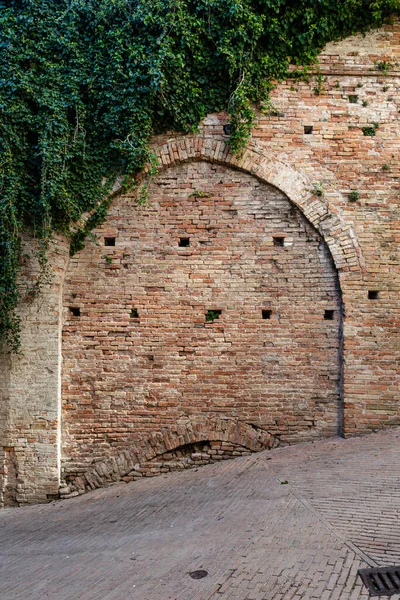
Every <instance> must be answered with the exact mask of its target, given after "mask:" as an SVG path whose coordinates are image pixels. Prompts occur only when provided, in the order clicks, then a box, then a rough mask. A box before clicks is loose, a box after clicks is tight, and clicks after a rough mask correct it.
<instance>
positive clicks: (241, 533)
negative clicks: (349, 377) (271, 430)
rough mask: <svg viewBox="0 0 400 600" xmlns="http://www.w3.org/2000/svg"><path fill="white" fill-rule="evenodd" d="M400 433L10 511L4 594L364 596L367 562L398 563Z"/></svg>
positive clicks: (303, 448)
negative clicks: (196, 574) (198, 575)
mask: <svg viewBox="0 0 400 600" xmlns="http://www.w3.org/2000/svg"><path fill="white" fill-rule="evenodd" d="M399 435H400V430H392V431H389V432H385V433H379V434H372V435H370V436H366V437H363V438H353V439H349V440H341V439H338V438H334V439H331V440H328V441H321V442H317V443H313V444H302V445H298V446H292V447H287V448H282V449H277V450H273V451H271V452H263V453H260V454H254V455H251V456H248V457H243V458H239V459H236V460H231V461H225V462H223V463H219V464H215V465H209V466H206V467H203V468H201V469H198V470H191V471H184V472H175V473H170V474H168V475H167V476H165V477H157V478H153V479H146V480H141V481H138V482H134V483H129V484H117V485H115V486H112V487H110V488H108V489H103V490H97V491H95V492H93V493H91V494H87V495H85V496H81V497H79V498H74V499H71V500H67V501H63V502H56V503H52V504H50V505H41V506H32V507H25V508H20V509H8V510H4V511H1V512H0V600H42V599H48V600H67V599H68V600H78V599H79V600H125V599H132V600H272V599H273V600H291V599H293V600H300V599H304V600H306V599H319V600H335V599H337V600H367V599H368V598H369V595H368V593H367V591H366V589H365V588H364V587H363V585H362V582H361V580H360V578H359V577H358V575H357V570H358V569H359V568H364V567H368V566H375V565H379V566H381V565H382V566H383V565H389V564H400V519H399V512H400V443H399V441H400V438H399ZM286 481H287V483H284V482H286ZM197 569H206V570H207V571H208V576H207V577H205V578H204V579H198V580H194V579H192V578H191V577H190V576H189V573H190V572H192V571H194V570H197ZM391 598H392V599H393V600H400V595H396V596H392V597H391Z"/></svg>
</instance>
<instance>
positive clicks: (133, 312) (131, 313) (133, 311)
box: [129, 308, 139, 319]
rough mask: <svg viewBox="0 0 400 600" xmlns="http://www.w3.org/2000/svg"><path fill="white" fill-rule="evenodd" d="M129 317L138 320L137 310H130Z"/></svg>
mask: <svg viewBox="0 0 400 600" xmlns="http://www.w3.org/2000/svg"><path fill="white" fill-rule="evenodd" d="M129 317H130V318H131V319H138V318H139V311H138V309H137V308H132V309H131V312H130V315H129Z"/></svg>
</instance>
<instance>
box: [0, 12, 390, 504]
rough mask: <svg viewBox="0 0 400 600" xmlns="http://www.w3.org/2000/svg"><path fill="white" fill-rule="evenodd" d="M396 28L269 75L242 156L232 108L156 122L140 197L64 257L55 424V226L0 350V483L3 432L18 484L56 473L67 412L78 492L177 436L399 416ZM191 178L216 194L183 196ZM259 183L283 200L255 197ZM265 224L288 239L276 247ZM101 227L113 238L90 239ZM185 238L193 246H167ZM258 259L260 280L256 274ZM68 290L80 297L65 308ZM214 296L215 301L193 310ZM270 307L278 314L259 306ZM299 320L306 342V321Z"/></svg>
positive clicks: (48, 490)
mask: <svg viewBox="0 0 400 600" xmlns="http://www.w3.org/2000/svg"><path fill="white" fill-rule="evenodd" d="M399 37H400V28H399V24H398V23H396V22H395V23H394V24H392V25H390V26H386V27H384V28H382V29H380V30H378V31H376V32H372V33H369V34H367V35H366V36H365V37H363V36H355V37H352V38H349V39H347V40H344V41H341V42H338V43H335V44H330V45H329V46H327V48H326V49H325V50H324V52H323V53H322V54H321V56H320V64H319V73H320V74H321V75H322V81H321V83H320V84H319V83H318V71H317V69H316V70H315V71H314V74H312V76H311V78H310V81H309V82H302V81H296V80H290V81H288V82H285V83H282V84H279V85H278V86H277V88H276V89H275V90H274V92H273V102H274V105H275V108H276V111H275V113H274V114H273V115H269V116H265V115H261V114H260V115H259V117H260V120H259V123H258V125H257V127H256V129H255V130H254V131H253V135H252V140H251V141H250V143H249V146H248V149H247V150H246V152H245V154H244V155H243V156H242V157H241V158H237V157H233V156H231V155H230V153H229V148H228V147H227V145H226V141H227V137H226V136H225V135H224V130H223V125H224V123H226V115H224V114H219V115H210V116H209V117H207V119H205V121H204V123H203V124H202V126H201V127H200V130H199V133H198V134H197V135H193V136H186V137H180V136H176V135H170V136H163V137H160V138H157V139H155V140H154V147H155V152H156V153H157V154H158V155H159V157H160V162H161V165H162V170H161V171H160V175H159V178H158V180H157V181H154V183H153V187H152V194H151V200H150V204H149V206H146V207H137V206H135V203H134V199H133V197H129V196H124V197H120V198H117V199H116V200H115V201H114V203H113V205H112V209H111V215H110V218H109V219H108V221H107V222H106V224H105V225H104V227H103V228H102V229H101V231H100V232H99V234H101V236H102V237H101V238H100V246H99V247H97V246H94V245H93V244H91V242H89V241H88V244H87V246H86V248H85V250H84V251H83V252H82V253H80V254H79V255H78V256H77V257H76V258H75V259H74V261H73V263H72V265H71V268H70V269H69V271H68V272H67V275H66V277H67V279H68V281H69V283H68V285H67V288H66V289H65V290H64V298H65V308H64V316H65V321H64V336H63V339H64V360H65V363H64V369H63V379H64V397H63V401H64V423H63V426H62V427H61V424H60V411H61V393H60V372H61V348H60V341H61V318H60V315H61V312H60V308H61V292H62V280H63V277H64V273H65V267H66V264H67V247H66V245H65V243H63V242H62V241H61V240H59V241H58V250H57V252H56V257H57V258H56V260H55V263H54V274H55V278H54V280H53V285H51V286H49V287H48V288H46V289H45V290H44V295H43V296H41V297H40V298H38V299H37V300H35V302H34V303H33V304H30V305H26V304H24V303H23V304H22V305H21V308H20V311H21V316H22V318H23V344H24V357H19V358H18V357H14V358H13V359H12V361H11V366H10V358H9V357H8V356H7V355H4V354H3V355H2V356H0V377H1V378H0V381H1V386H0V387H1V391H0V394H1V396H0V399H1V404H0V492H1V490H4V487H5V477H4V472H5V470H6V469H5V468H4V462H5V460H6V459H5V455H6V451H5V450H4V449H5V448H9V449H12V450H7V452H11V454H13V456H15V457H16V467H17V468H16V469H15V472H16V473H17V475H15V481H16V487H17V497H16V499H17V502H19V503H23V502H37V501H45V500H46V498H47V495H51V494H53V493H55V492H56V491H57V486H58V478H59V475H60V471H59V468H60V452H59V450H60V433H61V429H62V430H63V440H64V441H63V452H64V459H63V463H64V467H65V474H66V475H67V476H68V477H69V478H73V476H74V474H75V475H78V474H79V477H77V478H76V479H75V480H74V481H73V482H71V484H70V485H68V486H66V487H63V488H62V489H63V490H64V491H63V494H64V495H70V494H76V493H82V492H83V491H84V490H85V489H86V488H87V487H96V486H98V485H102V483H104V482H107V481H111V480H115V479H118V478H119V477H121V476H124V475H126V474H128V473H131V472H132V471H133V470H134V469H136V467H137V465H139V467H140V464H141V463H146V461H147V463H149V461H152V460H153V461H154V460H155V459H156V458H157V457H160V456H163V455H164V454H165V453H167V454H168V452H172V451H174V449H176V448H177V447H178V446H184V445H187V444H194V443H201V442H206V441H210V440H212V441H214V442H218V441H223V442H225V443H227V444H231V445H235V444H236V445H238V446H242V447H244V448H249V447H250V449H251V450H253V451H254V450H260V449H262V448H265V447H271V446H272V445H273V444H275V443H278V442H279V440H281V441H282V440H283V439H285V440H288V441H295V440H297V439H304V438H305V437H308V436H310V435H330V434H332V433H333V432H334V431H335V428H336V424H337V420H338V419H340V409H343V419H342V420H343V429H344V432H345V434H346V435H354V434H361V433H363V432H368V431H373V430H375V429H378V428H380V427H386V426H391V425H395V424H398V423H399V417H400V414H399V412H400V411H399V379H400V367H399V364H400V341H399V335H398V330H399V324H400V302H399V290H400V268H399V265H400V256H399V241H400V227H399V225H400V209H399V175H400V162H399V158H398V156H399V139H400V136H399V134H400V131H399V110H400V100H399V95H398V91H399V87H400V69H399V63H400V44H399ZM385 65H386V66H388V68H387V69H386V68H385ZM305 128H307V129H305ZM310 128H312V129H310ZM365 133H374V134H375V135H372V136H371V135H364V134H365ZM218 174H220V175H218ZM218 177H219V178H218ZM220 181H222V184H221V183H219V182H220ZM162 182H164V183H162ZM271 185H272V186H273V187H271ZM185 186H187V187H185ZM207 186H208V187H207ZM229 186H230V187H229ZM199 188H205V189H207V190H208V189H209V188H212V189H210V190H209V193H212V194H213V195H211V196H210V197H198V199H196V197H195V196H190V194H191V193H192V190H193V191H194V190H195V189H198V190H199ZM274 188H275V189H274ZM277 190H280V192H278V191H277ZM318 190H320V191H318ZM320 192H321V193H320ZM351 192H356V193H355V194H353V200H351V197H350V198H349V194H350V193H351ZM246 194H247V196H246ZM189 196H190V198H189ZM267 197H268V202H267V203H266V204H265V206H270V207H275V209H274V210H275V211H276V212H275V213H271V214H269V213H268V214H267V212H265V210H264V208H261V206H264V204H263V202H262V199H263V198H267ZM241 199H242V200H241ZM244 199H245V200H244ZM288 199H289V200H288ZM289 201H290V202H289ZM241 202H242V203H241ZM236 204H239V206H238V207H237V206H236ZM233 205H235V206H233ZM246 207H247V208H246ZM201 211H202V212H201ZM234 211H237V214H235V212H234ZM188 215H191V217H193V218H192V219H191V221H194V223H189V221H188V220H187V216H188ZM274 215H275V216H274ZM134 216H135V217H134ZM282 216H283V217H284V218H282ZM200 217H204V218H200ZM158 219H161V220H158ZM201 221H204V225H205V224H206V223H208V225H205V228H204V230H201V229H200V228H199V223H200V222H201ZM176 224H178V226H177V227H175V225H176ZM207 227H209V229H207ZM263 232H265V233H263ZM273 234H276V237H285V238H286V242H291V241H293V244H292V245H291V246H289V245H286V246H285V245H284V246H283V247H276V246H273V245H272V244H271V237H272V236H273ZM279 234H280V236H279ZM104 236H108V237H115V238H116V246H115V247H113V246H107V247H105V246H104V245H102V244H103V241H104ZM246 236H247V237H246ZM180 237H182V238H183V237H188V238H190V246H189V247H184V246H183V247H182V246H181V247H179V245H178V239H179V238H180ZM307 237H311V239H312V241H311V242H306V241H305V240H306V239H307ZM130 238H133V239H130ZM321 238H322V239H323V240H324V243H326V245H327V247H328V248H329V251H330V253H331V256H332V257H333V262H334V266H332V264H329V260H328V257H329V254H328V253H327V251H326V246H325V245H324V243H321ZM305 248H307V251H306V250H305ZM255 249H257V252H256V250H255ZM260 249H261V250H260ZM211 255H212V256H213V259H214V260H213V262H207V260H208V259H206V258H205V257H206V256H208V257H211ZM105 256H110V257H111V258H112V261H111V262H109V261H110V258H108V259H106V258H104V257H105ZM236 257H237V258H236ZM291 258H293V262H292V261H291ZM308 259H310V260H311V262H310V263H307V260H308ZM52 264H53V263H52ZM137 264H139V265H140V269H138V270H136V268H135V266H136V265H137ZM243 264H246V265H247V268H245V269H243V268H241V267H240V265H243ZM314 266H315V269H314ZM317 266H318V268H317ZM30 269H31V272H30V273H29V270H28V277H29V276H31V277H33V275H34V265H33V266H32V265H31V266H30ZM164 269H166V270H164ZM168 269H169V271H168ZM79 270H80V273H79ZM167 271H168V272H169V279H168V277H167V278H165V277H164V275H165V273H166V272H167ZM265 273H268V281H269V282H270V286H269V287H268V286H267V285H266V287H265V289H262V286H263V285H264V283H266V277H265ZM299 273H301V276H299ZM309 273H312V275H313V277H314V275H315V279H311V278H310V276H309ZM263 274H264V275H263ZM304 274H305V275H304ZM337 277H338V279H339V284H340V289H341V295H342V300H343V310H342V309H341V306H340V299H339V295H338V293H337V291H335V290H336V289H337V288H336V287H335V285H336V284H335V281H336V278H337ZM279 278H281V279H279ZM283 279H287V280H288V282H282V280H283ZM154 280H156V281H157V284H155V283H154ZM235 285H238V288H237V289H236V288H235ZM240 286H243V287H242V288H241V287H240ZM257 286H258V287H257ZM297 286H298V287H297ZM217 289H219V290H220V291H219V292H218V293H217V292H216V291H215V290H217ZM213 290H214V291H213ZM300 290H301V291H302V292H301V293H303V294H304V293H305V299H306V300H307V301H306V302H304V303H301V302H300V299H299V296H298V295H297V294H300ZM313 290H314V291H313ZM316 290H318V292H317V291H316ZM97 292H99V294H98V293H97ZM72 294H77V295H76V297H75V298H73V297H72ZM324 294H326V295H325V296H324ZM278 300H279V307H278ZM292 300H293V302H292ZM185 303H186V304H185ZM267 304H269V305H270V306H267ZM328 304H331V306H329V307H328ZM70 306H71V308H74V307H75V308H81V311H82V312H81V316H80V317H73V316H71V315H72V313H71V315H70V314H69V307H70ZM305 306H307V307H308V310H307V311H306V310H305ZM132 308H137V309H138V314H139V316H138V317H137V318H135V317H134V316H133V317H132V318H130V316H129V315H130V310H131V309H132ZM161 308H162V312H161ZM209 309H214V310H215V309H216V310H221V311H222V313H221V316H220V318H219V319H218V320H217V321H215V322H213V323H204V314H205V312H206V311H207V310H209ZM263 309H264V310H271V311H272V312H271V319H265V320H264V319H261V318H260V312H261V310H263ZM325 310H333V311H335V312H334V320H333V321H326V320H325V319H323V318H322V319H321V314H322V311H325ZM341 312H342V313H343V345H342V349H340V322H339V315H340V313H341ZM278 314H280V315H281V317H280V320H279V319H278ZM177 321H179V324H178V325H177ZM196 324H197V325H198V327H194V325H196ZM89 325H93V327H92V328H91V329H90V327H89ZM105 326H107V327H108V326H109V330H108V331H105V329H104V327H105ZM285 327H286V332H287V335H288V341H287V343H286V342H284V341H283V340H284V339H285V338H284V331H285ZM310 329H311V330H312V335H313V336H314V335H315V336H316V339H317V340H318V341H317V344H316V345H315V347H314V345H312V347H311V346H310V336H309V337H307V336H305V335H303V334H302V332H303V333H304V331H309V330H310ZM101 331H103V333H102V335H99V333H100V332H101ZM152 331H154V335H153V333H152ZM323 331H324V332H325V334H326V335H327V337H324V336H323V335H322V332H323ZM289 334H290V336H289ZM289 338H290V340H292V342H291V341H290V340H289ZM234 340H236V341H235V344H236V347H237V348H238V349H240V351H239V352H238V354H236V355H234V354H233V351H232V347H233V345H234V344H233V341H234ZM261 340H263V341H262V343H264V341H265V342H266V344H267V345H266V346H262V345H261ZM293 340H294V343H293ZM196 343H197V346H196V345H195V344H196ZM76 344H80V347H79V350H76V349H74V345H76ZM107 344H109V345H108V346H107ZM177 344H179V345H178V346H177ZM230 344H232V346H231V345H230ZM268 344H270V346H268ZM272 344H275V346H273V345H272ZM285 344H286V347H287V348H288V349H290V352H288V353H285V352H284V348H285ZM324 344H326V348H327V350H326V351H325V350H324ZM178 348H179V349H178ZM244 348H247V349H250V351H249V350H247V351H246V352H245V351H244ZM302 348H303V350H304V352H302V350H301V349H302ZM268 350H269V351H268ZM338 352H339V353H341V355H342V356H339V359H340V367H341V368H339V367H338V362H337V357H338ZM307 355H308V359H309V360H310V363H311V362H313V363H314V362H315V360H313V361H311V357H314V358H315V356H321V357H322V356H324V357H325V358H324V360H322V359H321V360H317V361H316V365H314V364H313V365H311V364H310V365H307ZM151 357H152V358H151ZM274 357H275V358H274ZM294 357H297V358H299V360H298V361H295V360H294ZM167 359H168V360H167ZM274 360H277V361H278V362H279V364H280V368H279V369H278V366H277V365H278V363H277V362H275V363H274ZM294 362H296V363H297V364H296V365H294V364H293V363H294ZM197 363H198V364H200V365H201V372H199V373H196V366H195V365H196V364H197ZM308 366H309V367H310V370H309V371H308ZM311 366H312V368H311ZM314 366H315V368H314ZM298 369H300V371H301V372H302V373H303V376H302V377H301V381H300V387H299V389H298V390H297V388H296V386H295V384H294V381H293V379H294V375H293V374H294V373H295V372H296V370H298ZM239 370H240V372H241V374H240V381H238V379H237V377H235V376H234V374H236V373H237V372H238V371H239ZM284 372H286V373H287V374H288V376H287V377H282V378H281V379H279V378H280V377H281V376H282V375H283V373H284ZM5 373H7V375H5ZM201 374H203V383H202V385H200V384H199V383H198V379H197V380H196V377H199V375H201ZM323 376H325V381H326V382H328V385H327V387H322V388H321V386H318V385H316V381H320V379H319V378H320V377H322V378H323ZM341 376H342V379H341V380H339V382H338V378H339V379H340V377H341ZM274 381H275V383H277V382H279V385H280V386H281V388H282V390H284V392H285V397H286V400H285V401H284V400H283V398H278V396H277V391H276V390H273V389H272V388H273V382H274ZM265 382H267V383H268V385H269V386H270V387H269V391H270V393H269V394H266V393H265V385H264V384H265ZM338 383H339V392H338V391H337V386H338ZM224 386H225V387H224ZM271 386H272V387H271ZM313 386H314V387H313ZM228 388H230V390H231V391H230V393H228ZM294 389H295V390H296V394H294V393H293V390H294ZM224 390H225V391H224ZM307 390H308V391H310V392H311V393H310V394H308V392H307ZM315 390H317V394H314V391H315ZM340 395H341V396H342V399H343V403H342V406H341V407H340V406H339V407H337V402H338V397H339V396H340ZM189 396H190V397H191V399H192V400H189ZM211 398H212V399H213V402H212V403H211V402H210V399H211ZM305 398H307V400H305ZM335 403H336V404H335ZM285 407H286V408H287V409H288V410H286V413H285ZM334 407H336V409H337V410H334ZM311 414H312V415H313V418H314V416H315V418H314V422H313V420H312V419H311ZM306 416H307V417H309V418H307V419H306ZM310 419H311V420H310ZM247 422H248V423H247ZM260 427H261V428H262V427H265V429H266V431H264V430H263V429H260ZM134 440H135V442H134ZM132 444H133V446H132ZM11 454H10V455H9V456H11ZM91 454H92V456H91ZM93 458H94V463H93V464H92V465H90V468H88V465H89V463H90V460H92V459H93ZM13 460H14V459H13ZM147 463H146V464H147ZM13 464H14V462H13ZM151 468H152V467H151ZM160 468H161V467H160ZM85 469H88V470H86V471H85ZM11 470H12V469H11ZM13 477H14V475H13Z"/></svg>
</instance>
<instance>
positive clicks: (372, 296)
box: [368, 290, 379, 300]
mask: <svg viewBox="0 0 400 600" xmlns="http://www.w3.org/2000/svg"><path fill="white" fill-rule="evenodd" d="M378 298H379V292H378V290H368V300H378Z"/></svg>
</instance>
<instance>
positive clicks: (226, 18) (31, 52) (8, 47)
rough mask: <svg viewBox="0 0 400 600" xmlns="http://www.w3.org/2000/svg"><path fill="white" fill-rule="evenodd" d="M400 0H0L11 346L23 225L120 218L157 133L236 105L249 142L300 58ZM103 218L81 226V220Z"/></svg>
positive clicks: (0, 235)
mask: <svg viewBox="0 0 400 600" xmlns="http://www.w3.org/2000/svg"><path fill="white" fill-rule="evenodd" d="M399 8H400V0H345V1H344V2H337V1H336V0H319V1H318V2H317V1H316V0H151V2H149V0H58V1H57V2H54V0H3V1H0V113H1V114H0V345H1V344H5V345H6V346H8V347H9V348H10V349H11V350H12V351H18V349H19V345H20V343H19V321H18V318H17V316H16V312H15V309H16V307H17V304H18V301H19V294H20V293H19V288H18V285H17V279H18V273H19V269H20V263H21V252H22V250H21V242H20V238H21V234H22V232H23V231H24V230H29V231H30V232H31V233H33V235H34V236H35V238H36V239H37V241H38V247H39V249H40V251H39V256H38V258H39V263H40V264H41V265H42V270H44V269H45V249H46V247H47V243H48V240H49V238H50V237H51V234H52V232H54V231H61V232H63V233H64V234H66V235H70V236H71V239H72V237H73V250H78V249H79V248H81V247H82V246H83V244H84V238H85V236H86V235H87V234H88V233H89V232H90V228H92V227H94V226H96V225H97V224H98V223H99V222H101V220H103V219H104V218H105V217H106V214H107V208H108V203H109V202H108V200H107V199H106V198H107V194H108V192H109V190H110V189H111V187H112V184H113V182H114V180H115V177H116V176H117V175H121V174H122V175H125V177H126V178H127V179H128V180H129V178H131V177H132V175H134V174H135V173H136V172H138V171H139V170H141V169H142V168H143V167H144V165H145V164H146V163H148V162H151V154H150V152H149V141H150V139H151V136H152V135H154V134H155V133H160V132H163V131H166V130H179V131H182V132H188V131H193V130H195V129H196V127H197V125H198V123H199V121H200V120H201V119H202V118H204V117H205V116H206V114H207V113H210V112H214V111H218V110H221V109H225V110H227V111H228V112H229V114H230V120H231V124H232V135H231V137H230V144H231V147H232V149H233V150H234V151H235V152H240V151H241V149H242V148H243V147H244V145H245V143H246V141H247V139H248V137H249V135H250V132H251V129H252V127H253V126H254V124H255V113H254V108H253V107H254V104H256V105H259V106H262V105H263V104H264V103H266V102H267V100H268V94H269V92H270V89H271V81H272V80H279V79H282V78H283V77H285V75H286V74H287V68H288V65H289V62H293V63H297V64H306V63H309V62H310V61H312V60H314V59H315V57H316V56H317V54H318V52H319V51H320V49H321V48H322V47H323V46H324V45H325V44H326V43H327V42H328V41H330V40H333V39H338V38H340V37H343V36H346V35H349V34H350V33H353V32H355V31H363V30H365V29H367V28H368V27H370V26H376V25H379V24H380V23H382V21H383V19H384V18H385V17H386V16H388V15H389V14H390V12H392V11H395V10H398V9H399ZM93 209H94V212H93V215H92V217H91V218H90V219H89V220H88V221H87V223H86V225H85V227H84V229H82V231H80V232H78V234H74V236H72V234H70V227H71V225H72V224H73V223H75V222H76V221H79V219H80V217H81V215H82V214H83V213H85V212H87V211H90V210H93Z"/></svg>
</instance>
